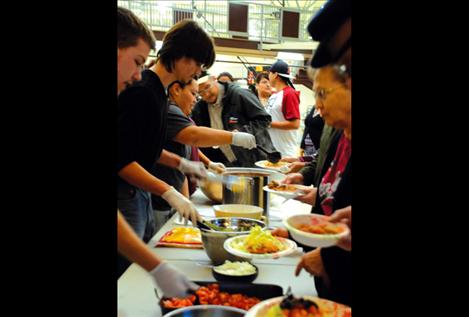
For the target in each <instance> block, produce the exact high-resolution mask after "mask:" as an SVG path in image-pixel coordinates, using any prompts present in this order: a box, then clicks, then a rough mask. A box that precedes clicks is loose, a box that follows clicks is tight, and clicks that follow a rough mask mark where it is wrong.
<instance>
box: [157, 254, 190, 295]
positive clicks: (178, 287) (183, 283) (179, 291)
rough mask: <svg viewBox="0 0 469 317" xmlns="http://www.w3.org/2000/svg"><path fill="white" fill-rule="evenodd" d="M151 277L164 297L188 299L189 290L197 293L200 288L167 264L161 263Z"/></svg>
mask: <svg viewBox="0 0 469 317" xmlns="http://www.w3.org/2000/svg"><path fill="white" fill-rule="evenodd" d="M150 275H151V276H152V277H153V280H154V281H155V283H156V284H157V285H158V287H159V288H160V289H161V290H162V291H163V296H164V297H186V296H187V291H188V290H193V291H195V290H197V289H198V288H199V285H197V284H195V283H193V282H191V281H189V279H188V278H187V277H186V276H185V275H184V274H182V273H181V272H180V271H179V270H178V269H177V268H176V267H174V266H173V265H171V264H169V263H167V262H161V263H160V264H159V265H158V266H157V267H156V268H154V269H153V270H152V271H151V272H150Z"/></svg>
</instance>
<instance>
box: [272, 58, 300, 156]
mask: <svg viewBox="0 0 469 317" xmlns="http://www.w3.org/2000/svg"><path fill="white" fill-rule="evenodd" d="M291 78H295V77H294V76H292V75H290V71H289V69H288V64H287V63H285V62H284V61H283V60H281V59H279V60H278V61H276V62H275V63H274V64H273V65H272V66H271V67H270V70H269V81H270V84H271V85H272V87H274V88H275V89H276V91H277V92H276V93H275V94H273V95H272V96H270V98H269V101H268V103H267V107H266V110H267V113H269V114H270V115H271V116H272V124H271V126H270V128H269V134H270V138H271V139H272V143H273V144H274V146H275V148H276V149H277V150H278V151H279V152H280V153H281V154H282V157H289V156H290V157H291V156H293V157H296V156H298V149H299V147H298V144H297V140H298V136H297V132H298V128H299V127H300V118H301V116H300V92H299V91H296V90H295V87H293V84H292V82H291V80H290V79H291Z"/></svg>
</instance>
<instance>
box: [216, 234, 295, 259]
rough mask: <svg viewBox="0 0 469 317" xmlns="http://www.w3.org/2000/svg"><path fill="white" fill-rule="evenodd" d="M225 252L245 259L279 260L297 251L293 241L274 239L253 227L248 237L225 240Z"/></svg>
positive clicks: (241, 236)
mask: <svg viewBox="0 0 469 317" xmlns="http://www.w3.org/2000/svg"><path fill="white" fill-rule="evenodd" d="M223 247H224V248H225V250H226V251H227V252H228V253H230V254H233V255H235V256H239V257H243V258H247V259H266V258H273V259H276V258H279V257H282V256H286V255H289V254H291V253H293V252H294V251H295V250H296V249H297V245H296V243H295V242H294V241H292V240H289V239H285V238H280V237H274V236H272V234H271V232H270V231H268V230H262V228H260V227H258V226H255V227H254V228H252V229H251V231H250V232H249V234H248V235H240V236H236V237H232V238H229V239H227V240H225V243H224V244H223Z"/></svg>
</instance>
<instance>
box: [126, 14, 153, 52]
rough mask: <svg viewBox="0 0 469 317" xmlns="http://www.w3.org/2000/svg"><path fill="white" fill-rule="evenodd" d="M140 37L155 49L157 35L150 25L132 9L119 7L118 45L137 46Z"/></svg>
mask: <svg viewBox="0 0 469 317" xmlns="http://www.w3.org/2000/svg"><path fill="white" fill-rule="evenodd" d="M140 38H141V39H142V40H143V41H144V42H145V43H147V44H148V46H150V49H155V46H156V40H155V36H154V35H153V32H152V31H151V30H150V29H149V28H148V26H146V24H145V23H143V21H142V20H140V19H139V18H138V17H137V16H136V15H135V14H134V13H133V12H132V11H130V10H128V9H125V8H121V7H117V47H118V48H126V47H130V46H136V45H137V42H138V39H140Z"/></svg>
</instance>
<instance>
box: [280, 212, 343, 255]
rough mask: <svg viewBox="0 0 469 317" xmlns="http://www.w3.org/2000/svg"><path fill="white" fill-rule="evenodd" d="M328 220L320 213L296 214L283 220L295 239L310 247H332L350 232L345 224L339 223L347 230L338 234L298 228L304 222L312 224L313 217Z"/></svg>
mask: <svg viewBox="0 0 469 317" xmlns="http://www.w3.org/2000/svg"><path fill="white" fill-rule="evenodd" d="M314 218H316V219H319V220H327V219H328V218H329V217H327V216H323V215H318V214H308V215H294V216H291V217H288V218H286V219H284V220H283V224H284V226H285V227H286V228H287V229H288V232H290V235H291V237H292V238H293V239H295V241H298V242H299V243H302V244H304V245H307V246H309V247H317V248H325V247H331V246H334V245H336V244H337V241H339V239H340V238H342V237H344V236H346V235H348V234H349V232H350V230H349V228H348V227H347V225H345V224H342V223H341V224H338V225H339V226H341V227H343V228H344V229H345V230H344V231H343V232H341V233H337V234H317V233H309V232H305V231H301V230H300V229H297V228H298V226H300V225H302V224H311V221H312V219H314Z"/></svg>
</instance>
